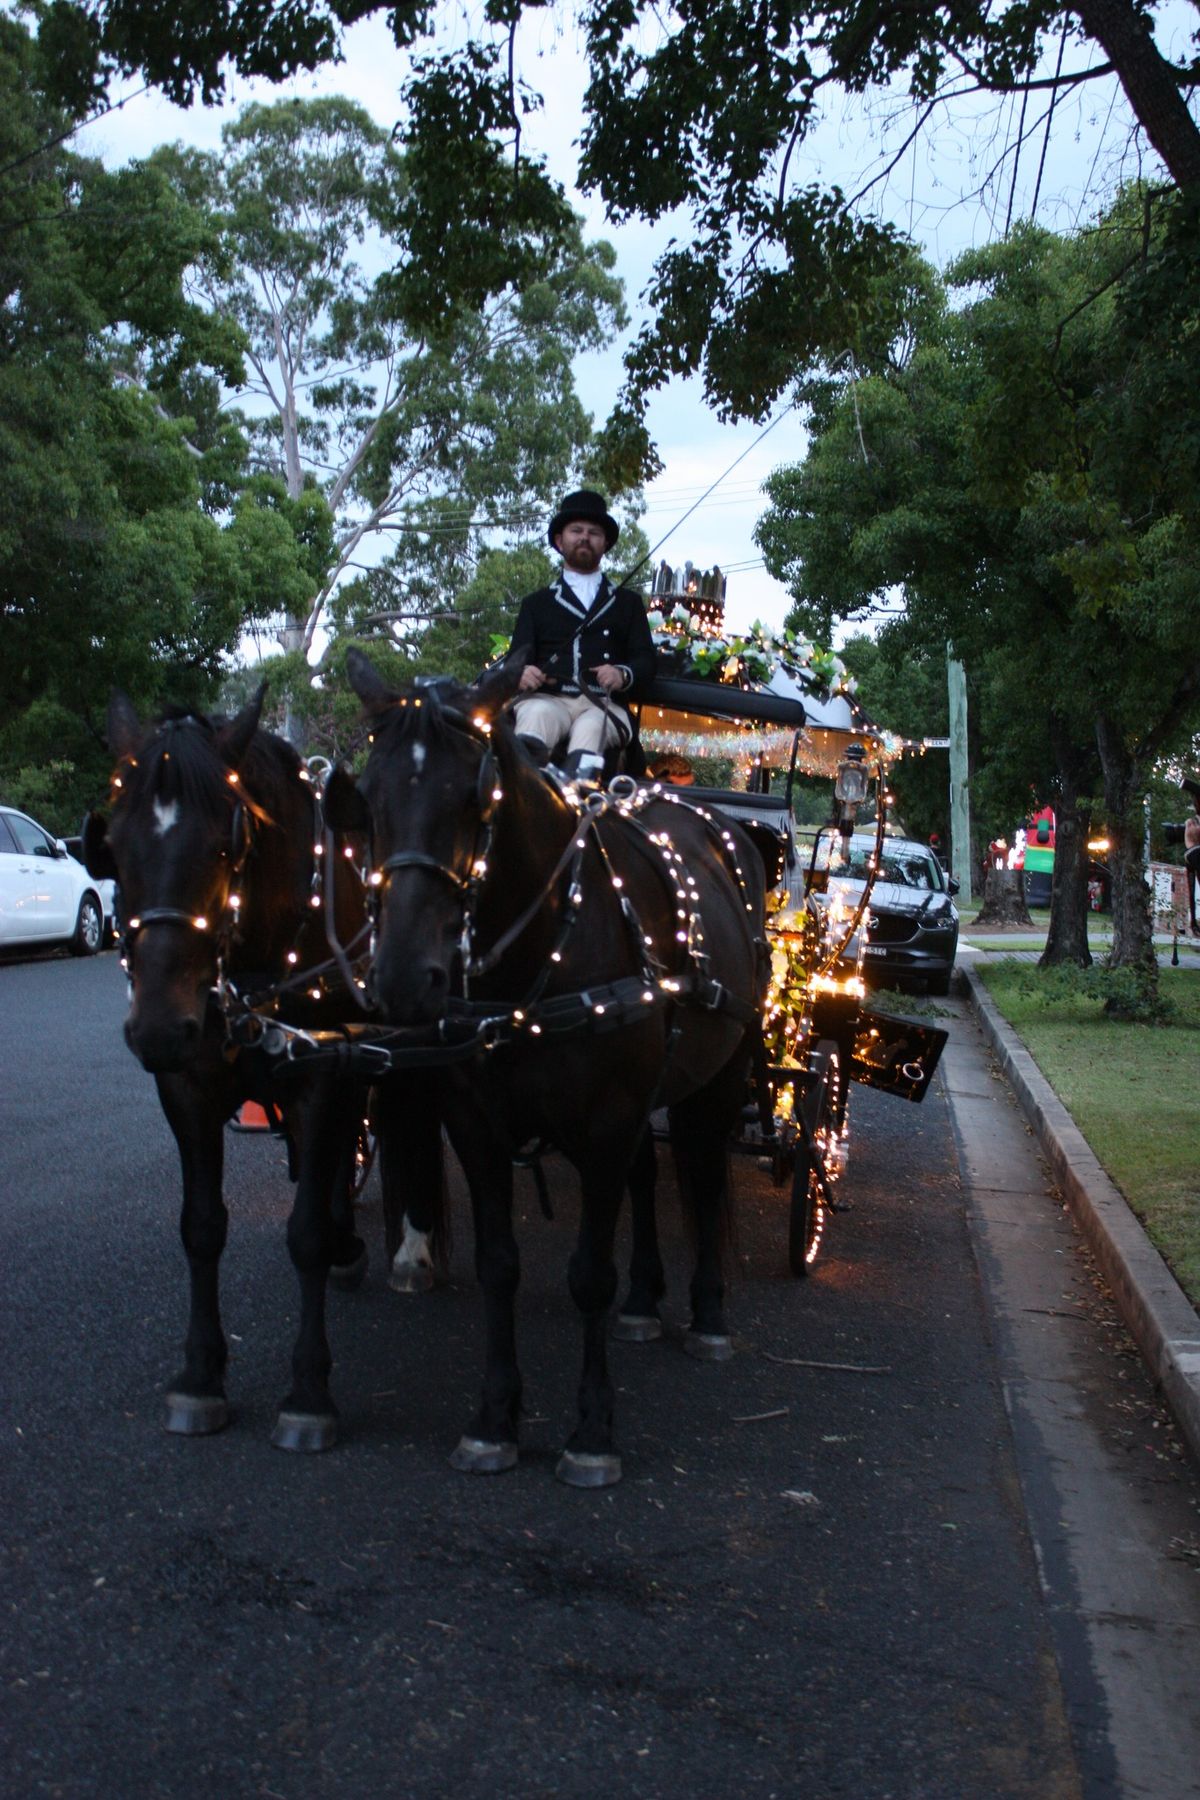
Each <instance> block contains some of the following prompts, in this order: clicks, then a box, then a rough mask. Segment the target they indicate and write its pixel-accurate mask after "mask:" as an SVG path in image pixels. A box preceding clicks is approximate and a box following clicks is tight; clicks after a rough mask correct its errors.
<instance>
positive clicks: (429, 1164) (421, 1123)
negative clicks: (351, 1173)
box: [379, 1072, 449, 1294]
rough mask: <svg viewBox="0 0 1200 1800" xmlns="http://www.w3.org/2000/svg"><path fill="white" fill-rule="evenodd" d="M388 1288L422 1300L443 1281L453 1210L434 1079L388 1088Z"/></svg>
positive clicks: (384, 1171)
mask: <svg viewBox="0 0 1200 1800" xmlns="http://www.w3.org/2000/svg"><path fill="white" fill-rule="evenodd" d="M380 1114H381V1122H382V1123H383V1129H382V1131H381V1133H380V1140H379V1151H380V1167H381V1180H382V1184H383V1218H384V1241H385V1244H386V1247H387V1257H388V1264H389V1270H390V1272H389V1275H388V1286H389V1287H390V1288H394V1289H395V1291H396V1293H398V1294H424V1293H427V1292H428V1290H429V1289H430V1288H431V1287H432V1286H433V1284H434V1282H435V1280H438V1279H444V1278H445V1266H446V1239H447V1234H448V1218H449V1209H448V1204H447V1197H446V1178H445V1169H444V1162H443V1156H442V1126H441V1112H440V1108H439V1106H438V1095H437V1089H436V1086H435V1080H434V1078H431V1077H430V1076H428V1075H426V1074H423V1073H417V1072H414V1073H413V1074H411V1075H403V1076H401V1077H399V1079H398V1080H396V1081H393V1082H392V1083H390V1084H389V1089H388V1094H387V1100H386V1103H385V1106H382V1107H381V1108H380Z"/></svg>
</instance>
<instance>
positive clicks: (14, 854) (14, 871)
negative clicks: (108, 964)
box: [0, 806, 116, 956]
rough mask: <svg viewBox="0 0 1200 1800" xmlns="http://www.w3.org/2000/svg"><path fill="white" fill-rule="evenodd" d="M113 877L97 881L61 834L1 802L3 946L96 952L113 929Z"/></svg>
mask: <svg viewBox="0 0 1200 1800" xmlns="http://www.w3.org/2000/svg"><path fill="white" fill-rule="evenodd" d="M115 905H116V900H115V894H114V890H113V884H112V882H111V881H95V880H93V878H92V876H90V875H89V874H88V872H87V870H86V869H85V868H84V867H83V865H82V863H79V862H76V860H75V858H74V857H73V856H72V855H71V853H70V851H69V850H68V849H67V846H66V844H64V843H63V841H62V839H61V838H55V837H52V836H51V835H50V833H49V832H48V831H44V830H43V829H42V827H41V826H40V825H39V824H38V823H37V822H36V820H34V819H31V818H29V817H28V815H27V814H26V813H23V812H18V811H17V810H16V808H15V807H12V806H0V948H2V949H5V950H20V949H23V948H25V947H26V946H27V947H28V948H29V949H33V948H35V946H40V945H42V944H55V943H60V944H67V945H69V946H70V948H71V950H72V951H73V952H74V954H75V955H76V956H94V955H95V954H96V952H97V950H99V949H100V948H101V946H102V945H103V944H104V943H105V942H106V941H107V939H108V938H109V936H110V935H111V934H112V931H113V926H114V912H115Z"/></svg>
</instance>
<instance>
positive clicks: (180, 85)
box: [43, 0, 1200, 468]
mask: <svg viewBox="0 0 1200 1800" xmlns="http://www.w3.org/2000/svg"><path fill="white" fill-rule="evenodd" d="M541 6H542V0H506V3H504V4H501V0H492V3H491V4H489V6H488V7H487V8H486V9H485V11H484V13H483V15H482V17H481V18H479V19H477V20H476V21H474V23H473V25H472V28H471V30H470V31H469V32H468V34H467V35H466V36H465V37H455V38H454V39H453V41H449V40H448V38H447V36H446V34H444V33H443V34H441V35H439V34H438V32H437V30H436V23H437V12H436V9H435V8H434V7H433V6H432V5H429V4H425V3H422V4H411V3H408V0H402V3H401V4H398V5H392V6H390V7H389V8H388V14H387V16H388V20H389V23H390V25H391V27H392V30H393V33H394V36H395V39H396V42H397V45H398V46H399V47H400V48H401V49H402V50H403V51H404V52H405V56H406V59H407V60H406V63H405V65H404V73H403V81H402V82H401V81H400V80H398V83H397V86H398V87H400V88H402V93H401V95H400V101H399V110H400V119H399V124H398V132H399V139H400V142H401V145H402V147H403V148H404V149H405V151H406V153H407V155H408V156H409V158H410V159H411V163H412V167H413V168H414V170H419V171H420V176H419V178H420V180H421V181H422V182H423V183H424V189H425V191H424V196H423V207H422V218H423V220H424V221H425V224H426V228H427V237H426V239H425V240H424V241H425V245H426V246H427V248H428V249H429V251H430V252H431V254H430V257H429V259H428V262H427V267H428V270H429V280H430V284H431V295H432V297H433V298H434V300H435V301H436V298H437V290H438V286H439V283H440V280H441V275H440V273H439V269H440V266H441V264H442V263H444V262H445V261H447V259H448V260H449V261H450V262H452V263H453V264H455V265H456V266H457V265H462V264H467V265H470V264H473V263H474V262H475V261H476V251H477V248H478V245H477V243H476V237H477V235H478V234H479V233H480V232H482V237H481V239H480V242H482V243H483V244H484V245H485V246H490V245H491V244H492V242H493V238H492V237H491V236H490V235H489V232H488V229H487V228H488V226H489V224H492V225H494V223H495V218H496V212H497V208H503V209H504V210H506V211H508V212H510V213H511V212H512V211H513V209H514V208H519V207H521V206H523V205H525V204H526V203H527V202H528V201H529V200H530V199H531V198H532V199H533V201H534V202H535V203H536V204H538V205H541V204H543V203H545V202H546V200H547V197H548V195H547V190H543V189H541V188H539V187H538V185H537V184H536V183H534V184H530V185H529V186H528V187H523V186H522V184H521V183H519V182H516V181H514V182H512V183H507V182H505V180H504V179H503V178H502V176H501V173H500V169H499V166H498V165H496V164H495V163H494V162H492V161H491V159H490V157H489V147H491V146H494V145H495V144H497V143H503V144H504V145H505V146H506V147H507V149H508V150H509V151H510V153H512V154H513V156H514V158H515V159H519V157H520V153H521V150H522V143H523V131H524V124H525V121H526V119H527V117H528V114H529V112H530V111H531V110H532V109H534V108H535V107H536V106H537V104H538V99H539V96H538V94H537V92H536V88H535V87H534V85H533V84H532V83H530V82H529V81H527V80H526V79H525V78H524V76H523V70H522V62H521V38H520V27H521V24H522V21H523V20H524V19H525V18H526V16H529V15H533V14H535V13H538V12H540V11H541ZM376 10H382V9H381V8H379V7H378V6H377V4H376V0H293V3H292V4H290V5H288V6H287V7H262V6H258V5H250V4H246V3H242V0H185V4H184V5H183V8H182V11H180V10H179V9H173V10H172V12H171V14H170V15H169V16H168V15H164V13H163V12H162V9H161V7H159V6H158V5H157V4H156V0H99V4H93V3H92V0H52V3H51V4H50V5H49V7H48V9H47V10H46V12H45V13H44V15H43V35H44V37H45V39H46V46H47V53H48V54H53V53H54V52H56V51H57V53H58V64H59V67H60V68H61V70H62V73H63V80H64V83H69V84H73V85H74V88H75V90H76V91H77V92H83V91H87V92H90V93H92V94H99V93H102V92H103V90H104V87H105V83H106V81H107V80H108V79H109V78H110V77H111V76H112V75H113V74H114V73H115V72H118V71H125V72H128V71H134V70H137V71H140V72H142V73H143V74H144V75H145V76H146V77H147V78H148V79H149V80H150V81H152V82H154V83H156V84H157V85H159V86H160V87H162V88H163V89H164V91H165V92H166V93H168V94H169V95H170V96H171V98H173V99H175V100H178V101H182V102H187V101H189V100H190V99H191V98H193V97H194V96H197V95H199V96H200V97H202V98H204V99H205V100H212V99H214V98H216V97H218V96H219V95H220V94H221V92H222V91H223V84H224V80H225V73H226V69H227V68H232V69H236V70H238V71H239V72H242V73H259V74H264V75H267V76H269V77H271V78H272V79H275V80H279V79H282V78H283V77H284V76H286V75H289V74H292V73H294V72H295V71H296V70H297V69H300V68H312V67H314V66H315V65H316V64H317V63H319V62H321V61H324V60H328V59H329V58H330V57H331V56H333V55H334V54H335V53H336V51H337V48H338V45H339V43H340V38H341V33H342V32H343V30H344V29H345V27H347V26H348V25H350V24H352V23H353V22H355V21H356V20H357V19H360V18H362V17H364V16H366V15H367V14H369V13H371V12H374V11H376ZM1164 11H1165V0H1071V4H1070V5H1064V4H1062V0H1021V4H1012V5H1007V6H1003V7H995V6H992V5H990V4H988V3H987V0H970V3H969V4H964V5H955V6H952V7H947V6H945V5H942V4H938V3H936V0H912V4H909V5H906V6H902V7H900V6H896V5H895V4H894V3H893V0H843V3H842V4H838V5H834V6H832V7H830V6H825V5H822V6H816V5H813V4H811V0H772V3H771V4H770V5H769V6H767V7H766V8H765V9H764V8H763V7H761V6H757V5H750V4H748V3H747V0H678V4H676V5H675V6H674V7H673V8H672V9H671V10H670V12H669V13H663V12H662V11H661V9H658V8H656V7H654V6H653V5H652V4H650V0H585V3H584V4H583V5H582V6H581V7H580V8H579V22H580V25H581V28H582V35H583V43H584V48H585V52H586V56H587V59H588V67H589V76H590V79H589V84H588V89H587V95H586V100H585V116H584V122H583V137H582V148H583V155H582V163H581V181H582V184H583V186H584V187H585V189H587V190H591V191H595V192H596V193H598V194H599V195H600V196H601V197H602V198H603V200H604V202H605V204H606V206H607V207H608V210H609V214H610V216H611V217H612V218H613V219H621V218H625V217H628V216H630V215H635V214H636V215H637V216H639V217H641V218H644V219H649V220H654V221H664V222H666V221H670V225H671V229H672V231H673V232H674V233H675V235H674V236H673V237H672V239H671V241H670V243H669V244H668V245H667V247H666V248H665V249H664V251H663V253H662V255H661V256H660V258H659V260H658V264H657V268H656V272H655V276H654V279H653V282H652V284H651V289H650V294H649V298H650V300H651V302H652V304H653V308H654V316H653V318H652V319H651V320H650V322H649V323H648V324H647V325H646V327H645V329H644V330H643V332H642V333H641V335H640V336H639V338H638V340H637V342H636V344H635V345H634V347H633V349H632V351H631V353H630V359H629V376H630V382H629V392H628V394H627V396H626V400H625V403H624V405H623V406H622V407H621V408H620V409H618V413H617V415H616V420H615V423H616V424H617V425H618V426H620V427H621V433H620V436H621V441H622V442H623V445H624V447H625V451H626V455H627V456H628V455H629V454H633V453H635V452H636V454H637V456H638V457H639V458H640V460H641V463H642V466H643V468H646V467H648V466H652V447H651V446H650V445H649V442H648V440H647V439H646V438H645V435H644V432H641V431H640V408H641V406H642V405H643V403H644V400H645V397H646V395H647V394H648V393H649V392H650V391H652V390H653V389H654V388H655V387H656V386H658V385H660V384H661V383H662V382H664V381H665V380H667V379H669V378H670V377H671V376H672V375H675V374H680V373H695V372H701V373H702V374H703V378H704V382H705V387H706V391H707V393H708V396H709V398H710V400H711V401H712V402H713V404H715V405H716V406H717V407H718V408H719V409H721V410H722V411H723V412H724V413H726V414H728V415H731V416H740V415H747V414H761V413H762V412H763V410H764V409H765V408H767V407H768V406H769V405H770V404H771V402H772V400H773V399H774V398H775V397H776V396H777V395H779V394H781V393H783V392H786V391H787V390H788V389H789V388H790V386H791V383H792V382H793V380H794V379H795V375H796V372H797V370H798V369H801V368H804V367H806V366H808V365H812V364H816V363H819V362H821V361H828V360H830V359H832V358H835V357H838V356H845V355H852V356H854V357H855V359H856V360H857V361H858V362H859V363H863V362H865V361H869V358H870V352H871V349H872V345H873V344H874V343H877V342H878V340H879V337H880V334H881V332H882V333H883V335H884V336H886V335H888V333H889V332H890V331H894V330H895V329H896V328H897V326H898V325H899V323H900V321H899V319H898V318H897V317H896V316H895V315H892V317H891V318H890V319H889V318H886V317H885V318H881V317H880V315H879V314H878V311H877V308H878V304H879V302H880V299H881V298H882V297H883V296H884V295H885V294H886V293H887V292H888V290H886V289H882V288H881V287H880V286H879V284H878V276H879V275H880V273H881V272H882V270H883V269H884V268H885V267H887V266H888V265H890V264H891V263H893V262H894V261H895V259H896V257H897V255H899V254H901V253H902V252H901V246H900V242H899V239H898V237H897V234H896V233H895V232H894V230H892V229H891V227H890V226H889V225H887V224H886V223H885V222H879V221H876V220H872V219H871V218H870V217H869V216H867V215H866V214H865V213H864V212H863V210H862V208H861V207H860V205H859V204H858V202H859V200H860V198H861V196H856V195H849V196H848V195H846V194H845V193H844V192H842V191H840V190H839V189H838V188H837V187H834V186H829V185H827V184H826V183H824V182H823V181H821V180H820V179H813V178H812V175H811V157H809V156H807V154H806V153H807V147H808V144H809V142H810V140H811V139H812V136H813V133H814V132H815V130H816V128H817V126H818V125H819V123H820V121H821V118H822V116H823V113H824V111H825V109H826V108H827V106H828V104H829V102H830V100H831V98H833V97H835V96H837V95H838V94H848V95H863V94H867V93H871V92H888V93H892V94H900V93H904V92H907V94H908V95H909V96H910V98H911V102H912V105H913V109H914V112H913V116H914V124H913V127H912V129H913V132H914V133H915V132H918V131H920V130H921V129H922V128H923V127H924V125H925V124H927V123H928V122H929V121H930V120H931V119H933V118H934V117H935V116H936V113H937V108H938V106H939V103H940V102H941V101H942V100H944V99H945V98H946V97H947V96H949V95H956V96H959V97H961V96H964V95H970V94H973V93H974V94H1007V93H1022V94H1025V95H1027V96H1029V97H1031V99H1032V102H1033V105H1032V106H1031V108H1030V115H1029V121H1028V126H1027V127H1026V125H1025V122H1024V117H1023V118H1022V125H1021V127H1020V130H1021V132H1022V133H1023V132H1024V131H1025V130H1026V129H1028V130H1029V131H1033V130H1034V129H1039V130H1040V129H1041V127H1042V124H1043V122H1044V123H1045V126H1046V129H1047V130H1049V129H1050V126H1051V124H1052V121H1053V104H1054V101H1055V99H1056V98H1057V97H1059V96H1061V95H1062V94H1063V93H1064V92H1074V91H1077V90H1080V89H1082V88H1083V87H1084V86H1085V85H1086V84H1087V83H1089V82H1092V81H1095V80H1098V79H1102V78H1110V77H1111V78H1115V79H1116V80H1117V81H1119V83H1120V85H1121V87H1122V89H1123V92H1124V95H1125V99H1126V101H1127V104H1128V106H1129V109H1130V111H1131V113H1132V115H1133V117H1134V119H1135V120H1136V121H1137V123H1138V126H1139V128H1140V129H1141V130H1142V131H1143V132H1144V134H1145V136H1146V138H1147V139H1148V141H1149V143H1150V144H1151V146H1152V147H1153V150H1154V151H1155V153H1156V154H1157V156H1158V157H1159V158H1160V159H1161V162H1162V165H1163V167H1164V168H1165V170H1166V171H1167V175H1168V178H1169V179H1170V181H1171V182H1173V183H1174V184H1176V185H1178V186H1179V187H1180V188H1182V189H1187V190H1190V189H1194V188H1196V187H1197V185H1200V131H1198V130H1197V127H1196V123H1195V120H1194V119H1193V117H1192V115H1191V112H1190V110H1189V105H1188V97H1189V96H1190V94H1191V92H1192V90H1193V89H1194V87H1195V84H1196V80H1197V73H1198V70H1197V64H1196V61H1195V58H1194V56H1188V57H1186V58H1185V59H1184V61H1183V62H1182V63H1180V64H1175V63H1172V62H1171V61H1170V60H1169V58H1168V57H1167V55H1166V54H1164V52H1163V51H1162V50H1160V48H1159V46H1158V43H1157V42H1156V38H1155V35H1154V31H1155V26H1156V24H1157V23H1158V21H1159V18H1160V15H1161V14H1162V13H1163V12H1164ZM1052 50H1054V51H1057V58H1056V62H1057V66H1056V70H1055V73H1054V74H1053V75H1047V74H1045V73H1043V72H1042V70H1043V67H1044V65H1045V62H1046V59H1047V56H1048V54H1049V53H1050V52H1051V51H1052ZM1052 60H1054V59H1052ZM81 71H82V73H81ZM1047 114H1049V116H1047ZM515 166H516V165H515V161H514V167H515ZM536 172H537V169H536V165H535V173H536ZM681 219H682V221H683V224H682V227H681V226H680V223H679V221H680V220H681ZM454 276H455V270H454V269H452V270H450V271H449V272H448V278H449V279H450V280H451V283H453V280H454ZM893 297H895V296H894V294H893Z"/></svg>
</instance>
